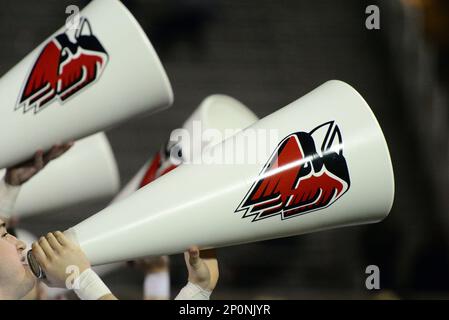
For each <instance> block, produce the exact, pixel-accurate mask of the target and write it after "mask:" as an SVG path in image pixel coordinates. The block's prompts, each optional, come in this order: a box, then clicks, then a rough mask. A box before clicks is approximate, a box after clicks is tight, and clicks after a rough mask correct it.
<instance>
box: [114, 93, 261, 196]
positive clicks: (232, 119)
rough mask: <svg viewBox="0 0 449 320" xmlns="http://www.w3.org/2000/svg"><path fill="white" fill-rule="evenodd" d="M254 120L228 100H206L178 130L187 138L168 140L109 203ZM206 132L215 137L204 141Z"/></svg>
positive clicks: (218, 97) (217, 97) (217, 96)
mask: <svg viewBox="0 0 449 320" xmlns="http://www.w3.org/2000/svg"><path fill="white" fill-rule="evenodd" d="M257 120H258V118H257V116H256V115H255V114H254V113H253V112H252V111H251V110H250V109H248V108H247V107H246V106H245V105H244V104H242V103H241V102H240V101H238V100H236V99H234V98H232V97H230V96H227V95H223V94H214V95H210V96H208V97H207V98H206V99H204V100H203V101H202V102H201V104H200V105H199V107H198V108H197V109H196V110H195V111H194V112H193V113H192V115H191V116H190V117H189V118H188V119H187V120H186V121H185V122H184V124H183V126H182V129H181V130H183V131H184V133H186V135H187V136H183V137H184V139H180V140H176V139H169V140H168V142H167V143H166V144H165V145H164V146H163V147H162V148H161V150H160V151H159V152H158V153H157V154H156V155H155V156H154V157H153V158H152V159H150V160H149V161H147V162H146V163H145V164H144V166H143V167H142V168H141V169H140V170H139V171H138V172H137V174H136V175H135V176H134V177H133V178H132V179H131V180H130V181H129V183H128V184H127V185H126V186H125V187H124V188H123V189H122V191H120V193H119V194H118V195H117V196H116V197H115V198H114V200H113V201H112V203H115V202H117V201H120V200H122V199H124V198H127V197H128V196H129V195H131V194H133V193H134V192H135V191H136V190H138V189H140V188H141V187H143V186H145V185H147V184H148V183H150V182H152V181H154V180H155V179H157V178H159V177H160V176H162V175H164V174H165V173H168V172H169V171H171V170H172V169H174V168H176V167H177V166H178V165H179V164H180V163H182V162H183V161H184V160H187V157H188V156H187V154H188V153H189V151H190V152H195V151H196V152H200V151H201V149H202V148H206V147H209V146H212V145H214V144H216V143H219V142H221V141H222V140H224V139H226V138H228V137H229V136H231V135H232V134H235V133H236V132H237V131H238V130H242V129H244V128H246V127H248V126H250V125H251V124H253V123H254V122H256V121H257ZM177 130H178V129H177ZM209 130H215V131H217V132H218V134H215V135H210V139H208V140H206V141H203V139H202V136H203V135H204V134H205V133H207V132H208V131H209ZM173 133H174V132H172V134H173ZM197 145H198V146H199V147H200V148H197V149H195V150H194V149H193V148H191V147H190V146H197ZM170 154H176V155H177V156H179V158H178V157H177V158H178V159H172V157H170V156H169V155H170ZM189 156H191V155H189ZM173 160H175V161H173ZM176 160H179V161H176Z"/></svg>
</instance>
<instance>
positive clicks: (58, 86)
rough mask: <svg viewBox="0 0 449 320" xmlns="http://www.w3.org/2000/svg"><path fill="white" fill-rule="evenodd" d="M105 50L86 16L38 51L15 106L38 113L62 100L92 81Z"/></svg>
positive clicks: (103, 60) (105, 59) (104, 58)
mask: <svg viewBox="0 0 449 320" xmlns="http://www.w3.org/2000/svg"><path fill="white" fill-rule="evenodd" d="M107 62H108V54H107V52H106V50H105V49H104V47H103V46H102V45H101V43H100V41H99V40H98V39H97V37H96V36H94V35H93V33H92V28H91V25H90V23H89V21H88V20H87V19H86V18H81V19H80V25H79V28H77V29H73V30H72V29H67V30H65V32H63V33H61V34H59V35H57V36H55V37H54V38H52V39H50V40H49V41H48V42H47V44H46V45H45V46H44V48H43V49H42V51H41V52H40V54H39V56H38V58H37V59H36V62H35V63H34V65H33V67H32V68H31V72H30V74H29V76H28V78H27V80H26V82H25V84H24V86H23V89H22V92H21V93H20V96H19V100H18V103H17V105H16V107H15V110H17V109H23V112H24V113H26V112H28V111H29V110H34V113H35V114H36V113H38V112H39V111H41V110H43V109H44V108H45V107H46V106H48V105H49V104H50V103H51V102H52V101H54V100H55V99H59V101H60V102H61V104H62V103H64V102H65V101H67V99H69V98H70V97H72V96H73V95H75V94H76V93H79V92H81V91H82V90H83V89H85V88H87V87H88V86H90V85H91V84H93V83H94V82H95V81H96V80H97V79H98V78H99V77H100V76H101V74H102V72H103V70H104V68H105V66H106V64H107Z"/></svg>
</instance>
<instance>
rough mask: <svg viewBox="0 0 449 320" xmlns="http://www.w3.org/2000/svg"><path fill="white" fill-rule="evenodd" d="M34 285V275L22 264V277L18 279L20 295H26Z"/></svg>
mask: <svg viewBox="0 0 449 320" xmlns="http://www.w3.org/2000/svg"><path fill="white" fill-rule="evenodd" d="M35 285H36V277H35V276H34V275H33V273H32V272H31V270H30V268H29V267H28V266H25V265H23V266H22V277H21V281H20V285H19V286H20V291H21V296H22V297H24V296H26V295H27V294H28V293H29V292H30V291H31V290H33V288H34V286H35Z"/></svg>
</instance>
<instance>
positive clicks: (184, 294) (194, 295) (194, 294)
mask: <svg viewBox="0 0 449 320" xmlns="http://www.w3.org/2000/svg"><path fill="white" fill-rule="evenodd" d="M211 294H212V291H210V290H205V289H203V288H201V287H200V286H198V285H196V284H193V283H191V282H188V283H187V285H186V286H185V287H184V288H182V289H181V291H179V293H178V295H177V296H176V298H175V300H210V295H211Z"/></svg>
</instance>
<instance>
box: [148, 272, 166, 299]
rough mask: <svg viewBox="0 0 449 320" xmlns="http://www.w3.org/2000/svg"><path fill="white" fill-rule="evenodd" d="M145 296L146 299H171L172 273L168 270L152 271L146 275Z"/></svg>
mask: <svg viewBox="0 0 449 320" xmlns="http://www.w3.org/2000/svg"><path fill="white" fill-rule="evenodd" d="M143 297H144V299H147V298H154V299H163V300H168V299H170V274H169V273H168V271H161V272H156V273H150V274H147V275H146V276H145V281H144V284H143Z"/></svg>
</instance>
